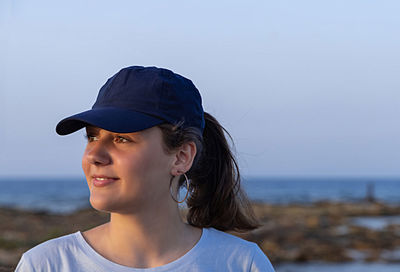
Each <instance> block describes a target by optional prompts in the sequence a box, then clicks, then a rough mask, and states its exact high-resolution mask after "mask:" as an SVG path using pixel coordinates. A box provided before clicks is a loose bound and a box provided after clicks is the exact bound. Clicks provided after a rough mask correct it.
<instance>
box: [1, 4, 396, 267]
mask: <svg viewBox="0 0 400 272" xmlns="http://www.w3.org/2000/svg"><path fill="white" fill-rule="evenodd" d="M399 11H400V3H399V2H398V1H395V0H393V1H390V0H388V1H379V2H378V1H371V0H367V1H365V0H363V1H361V0H354V1H344V0H343V1H342V0H340V1H316V0H315V1H311V0H304V1H293V0H292V1H286V0H283V1H253V0H250V1H217V2H215V1H202V2H198V1H159V2H157V1H156V2H146V1H132V0H129V1H128V0H126V1H120V0H118V1H104V0H96V1H95V0H86V1H77V0H70V1H67V2H58V1H50V0H37V1H26V0H3V1H1V2H0V33H1V35H0V185H1V186H0V206H1V207H2V208H1V211H0V218H2V221H3V222H6V221H5V220H13V223H9V224H5V223H4V224H2V223H0V266H2V267H3V269H4V271H6V270H7V269H10V267H12V266H13V265H14V264H15V262H17V261H18V259H19V256H20V254H21V253H22V252H23V251H24V250H26V249H27V248H29V247H31V246H33V245H34V244H36V243H38V242H40V241H43V240H45V239H48V238H51V237H53V236H57V235H61V234H63V233H64V232H67V231H72V229H71V230H69V229H68V230H67V229H62V228H61V227H60V226H59V224H60V222H63V221H62V220H67V219H66V218H68V220H69V219H71V218H74V219H76V220H80V219H79V215H80V212H82V210H85V209H86V208H87V207H88V194H89V192H88V190H87V188H86V184H85V180H84V176H83V173H82V171H81V166H80V165H81V155H82V152H83V149H84V145H85V139H84V137H83V135H84V133H83V131H80V132H77V133H75V134H72V135H69V136H67V137H61V136H58V135H56V133H55V125H56V124H57V122H58V121H60V120H61V119H62V118H64V117H67V116H69V115H71V114H74V113H77V112H80V111H83V110H86V109H89V108H90V107H91V106H92V104H93V103H94V101H95V98H96V95H97V92H98V90H99V88H100V87H101V86H102V85H103V84H104V83H105V82H106V80H107V79H108V78H109V77H111V76H112V75H113V74H114V73H116V72H117V71H118V70H119V69H121V68H122V67H126V66H130V65H144V66H158V67H164V68H168V69H171V70H173V71H174V72H176V73H179V74H181V75H183V76H185V77H187V78H190V79H191V80H192V81H193V82H194V84H195V85H196V86H197V87H198V89H199V90H200V92H201V94H202V97H203V106H204V109H205V111H207V112H210V113H211V114H213V115H214V116H215V117H216V118H217V119H218V120H219V121H220V122H221V123H222V124H223V125H224V126H225V127H226V128H227V130H228V131H229V132H230V134H231V135H232V137H233V139H234V142H235V150H236V156H237V158H238V160H239V164H240V166H241V170H242V175H243V177H244V180H243V187H244V189H245V190H246V192H247V194H248V195H249V197H250V199H251V200H252V201H253V202H254V207H255V209H256V213H257V214H258V215H259V217H260V218H261V219H262V222H263V223H264V224H263V227H262V228H260V229H259V230H258V231H257V232H254V233H251V234H249V235H248V236H246V237H245V238H246V239H249V240H254V241H255V242H257V243H258V244H259V245H260V247H261V248H262V249H263V250H264V251H265V252H266V254H267V255H268V256H269V258H270V259H271V261H272V263H273V264H274V266H275V268H276V270H277V271H337V270H338V269H341V271H399V270H400V241H399V240H400V208H399V207H400V167H399V165H400V152H399V148H400V137H399V136H400V126H399V122H398V121H399V114H400V91H399V90H400V78H399V74H400V50H399V48H400V33H399V32H400V31H399V29H400V17H399V16H398V14H399ZM17 212H18V216H15V214H16V213H17ZM16 217H18V218H20V220H22V221H19V222H14V221H15V218H16ZM100 217H101V216H100ZM24 220H26V221H24ZM29 220H31V221H29ZM32 220H33V222H32ZM46 220H47V221H46ZM99 220H100V219H99ZM8 222H10V221H8ZM22 222H23V223H22ZM38 222H43V224H44V225H43V226H47V227H43V226H42V225H40V224H41V223H38ZM45 222H47V223H45ZM49 222H52V223H49ZM53 223H54V225H52V224H53ZM32 224H37V225H35V226H37V227H38V229H42V230H43V231H45V232H43V234H42V236H40V237H39V238H37V237H36V238H35V239H33V238H32V237H31V235H30V233H29V232H28V231H27V230H26V226H27V225H32ZM46 224H47V225H46ZM57 224H58V225H57ZM87 224H89V225H90V222H86V223H82V225H79V224H78V223H77V225H76V226H78V225H79V226H81V227H82V228H84V227H87V226H89V225H87Z"/></svg>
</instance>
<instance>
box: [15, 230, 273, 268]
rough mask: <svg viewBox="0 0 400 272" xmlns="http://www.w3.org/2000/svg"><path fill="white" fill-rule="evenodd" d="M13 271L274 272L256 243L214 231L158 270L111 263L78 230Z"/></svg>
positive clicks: (36, 252) (35, 250) (28, 255)
mask: <svg viewBox="0 0 400 272" xmlns="http://www.w3.org/2000/svg"><path fill="white" fill-rule="evenodd" d="M15 271H16V272H30V271H36V272H39V271H52V272H56V271H71V272H72V271H73V272H79V271H96V272H103V271H104V272H110V271H115V272H140V271H141V272H167V271H179V272H183V271H190V272H212V271H218V272H223V271H230V272H236V271H240V272H241V271H246V272H247V271H251V272H261V271H262V272H273V271H274V269H273V267H272V265H271V263H270V261H269V260H268V258H267V257H266V256H265V255H264V253H263V252H262V251H261V249H260V248H259V247H258V246H257V245H256V244H255V243H252V242H248V241H245V240H243V239H240V238H238V237H235V236H233V235H231V234H228V233H225V232H222V231H218V230H216V229H213V228H210V229H206V228H204V229H203V233H202V235H201V238H200V240H199V241H198V242H197V244H196V245H195V246H194V247H193V248H192V249H191V250H189V251H188V252H187V253H186V254H185V255H183V256H182V257H180V258H178V259H177V260H175V261H173V262H171V263H168V264H165V265H162V266H159V267H154V268H131V267H127V266H123V265H120V264H117V263H114V262H111V261H109V260H108V259H106V258H104V257H103V256H101V255H100V254H98V253H97V252H96V251H95V250H94V249H93V248H92V247H91V246H90V245H89V244H88V243H87V242H86V240H85V239H84V238H83V236H82V234H81V232H79V231H78V232H76V233H73V234H69V235H66V236H62V237H60V238H56V239H52V240H49V241H47V242H44V243H42V244H40V245H38V246H36V247H34V248H32V249H30V250H29V251H27V252H26V253H24V254H23V255H22V258H21V260H20V262H19V264H18V266H17V269H16V270H15Z"/></svg>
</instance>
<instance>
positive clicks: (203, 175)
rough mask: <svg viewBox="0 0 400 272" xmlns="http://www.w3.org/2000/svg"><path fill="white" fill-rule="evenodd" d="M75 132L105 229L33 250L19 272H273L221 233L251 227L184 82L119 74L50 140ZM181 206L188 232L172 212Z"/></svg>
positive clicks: (218, 130)
mask: <svg viewBox="0 0 400 272" xmlns="http://www.w3.org/2000/svg"><path fill="white" fill-rule="evenodd" d="M81 128H85V129H86V133H87V140H88V143H87V146H86V149H85V152H84V155H83V160H82V167H83V171H84V173H85V176H86V180H87V183H88V186H89V189H90V203H91V205H92V206H93V208H95V209H97V210H99V211H104V212H107V213H110V221H109V222H108V223H106V224H104V225H100V226H98V227H95V228H93V229H90V230H88V231H85V232H76V233H74V234H70V235H66V236H63V237H60V238H57V239H53V240H50V241H47V242H45V243H43V244H40V245H38V246H36V247H34V248H33V249H31V250H29V251H28V252H26V253H25V254H24V255H23V256H22V258H21V261H20V263H19V264H18V267H17V270H16V271H121V272H122V271H151V272H156V271H157V272H158V271H207V272H208V271H273V268H272V266H271V264H270V262H269V260H268V259H267V257H266V256H265V255H264V254H263V253H262V251H261V250H260V249H259V248H258V246H257V245H256V244H254V243H251V242H247V241H244V240H241V239H239V238H237V237H235V236H232V235H230V234H227V233H225V232H223V231H230V230H235V231H246V230H252V229H254V228H256V227H257V222H256V220H255V219H254V217H253V216H252V212H251V208H250V206H249V204H248V202H247V200H246V198H245V197H244V195H243V194H242V192H241V190H240V188H239V180H240V176H239V171H238V168H237V164H236V162H235V160H234V158H233V156H232V154H231V151H230V149H229V146H228V144H227V141H226V139H225V136H224V129H223V128H222V127H221V125H220V124H219V123H218V122H217V121H216V120H215V119H214V118H213V117H212V116H211V115H210V114H208V113H205V112H203V108H202V105H201V97H200V94H199V92H198V90H197V89H196V87H195V86H194V85H193V83H192V82H191V81H190V80H188V79H186V78H184V77H182V76H180V75H178V74H175V73H173V72H171V71H169V70H167V69H161V68H156V67H140V66H132V67H127V68H124V69H122V70H121V71H119V72H118V73H117V74H115V75H114V76H113V77H111V78H110V79H109V80H108V81H107V82H106V84H105V85H104V86H103V87H102V88H101V89H100V92H99V95H98V97H97V100H96V102H95V104H94V105H93V107H92V109H91V110H88V111H85V112H82V113H79V114H76V115H73V116H71V117H69V118H66V119H64V120H62V121H61V122H60V123H58V125H57V128H56V131H57V133H58V134H60V135H66V134H69V133H72V132H75V131H77V130H79V129H81ZM181 187H185V188H187V193H186V196H184V197H183V196H181V198H180V197H179V194H178V192H179V188H181ZM184 201H186V203H187V206H188V212H187V218H186V221H187V222H184V220H182V218H181V215H180V212H179V208H178V203H182V202H184Z"/></svg>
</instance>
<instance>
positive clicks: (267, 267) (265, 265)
mask: <svg viewBox="0 0 400 272" xmlns="http://www.w3.org/2000/svg"><path fill="white" fill-rule="evenodd" d="M203 230H204V231H205V233H204V234H205V235H206V237H205V243H204V244H206V245H205V247H204V250H205V251H207V252H209V254H211V255H213V258H221V259H223V260H226V262H232V263H231V265H238V266H240V267H243V268H244V267H246V269H244V270H243V271H268V272H271V271H274V268H273V267H272V265H271V262H270V261H269V259H268V257H267V256H266V255H265V254H264V252H263V251H262V250H261V249H260V248H259V246H258V245H257V244H256V243H253V242H250V241H246V240H244V239H242V238H239V237H237V236H234V235H232V234H230V233H226V232H223V231H219V230H216V229H213V228H208V229H203Z"/></svg>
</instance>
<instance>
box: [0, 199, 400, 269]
mask: <svg viewBox="0 0 400 272" xmlns="http://www.w3.org/2000/svg"><path fill="white" fill-rule="evenodd" d="M253 207H254V210H255V212H256V215H257V216H258V217H259V218H260V220H261V222H262V226H261V227H260V228H258V229H257V230H255V231H252V232H249V233H246V234H238V233H234V234H235V235H238V236H240V237H242V238H244V239H247V240H250V241H254V242H256V243H257V244H258V245H259V246H260V247H261V249H262V250H263V251H264V252H265V253H266V254H267V255H268V257H269V258H270V260H271V262H272V263H273V264H279V263H287V262H309V261H325V262H346V261H354V260H356V261H365V262H376V261H380V262H396V263H400V256H399V255H400V254H391V252H393V251H399V250H400V223H399V224H398V222H397V221H396V222H395V224H391V223H390V221H389V223H388V224H386V225H384V226H383V227H380V228H378V229H371V228H368V227H365V226H362V225H357V224H356V223H355V222H356V220H355V219H357V218H360V217H367V218H381V217H382V216H384V218H395V217H400V206H390V205H385V204H382V203H376V202H359V203H331V202H318V203H313V204H309V205H305V204H302V205H300V204H290V205H270V204H263V203H253ZM107 220H108V215H107V214H104V213H100V212H97V211H95V210H93V209H91V208H87V209H83V210H80V211H77V212H74V213H72V214H66V215H60V214H49V213H46V212H31V211H24V210H17V209H10V208H0V271H13V270H14V268H15V266H16V264H17V262H18V260H19V258H20V256H21V254H22V253H23V252H25V251H26V250H27V249H29V248H31V247H33V246H35V245H37V244H39V243H41V242H43V241H46V240H48V239H51V238H55V237H58V236H61V235H64V234H68V233H72V232H75V231H77V230H86V229H89V228H91V227H94V226H96V225H99V224H102V223H104V222H106V221H107Z"/></svg>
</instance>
